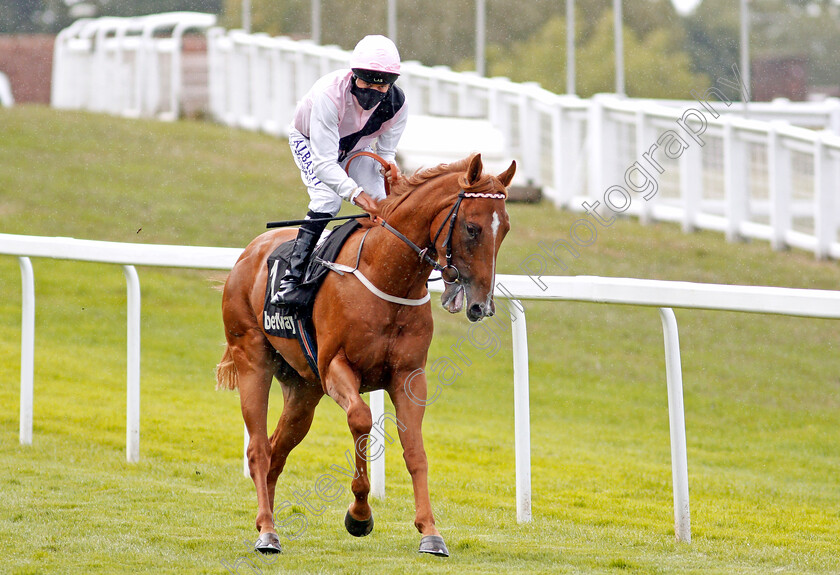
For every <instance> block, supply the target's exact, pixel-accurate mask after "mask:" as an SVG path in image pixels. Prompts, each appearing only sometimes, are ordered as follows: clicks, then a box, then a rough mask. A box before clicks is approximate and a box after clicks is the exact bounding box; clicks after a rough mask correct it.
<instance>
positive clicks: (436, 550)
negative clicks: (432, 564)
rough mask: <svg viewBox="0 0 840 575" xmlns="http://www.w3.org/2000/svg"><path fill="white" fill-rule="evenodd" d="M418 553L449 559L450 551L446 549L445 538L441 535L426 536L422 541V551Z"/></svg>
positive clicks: (419, 550)
mask: <svg viewBox="0 0 840 575" xmlns="http://www.w3.org/2000/svg"><path fill="white" fill-rule="evenodd" d="M417 552H418V553H428V554H430V555H437V556H438V557H449V549H447V548H446V543H444V542H443V537H441V536H440V535H426V536H425V537H423V538H422V539H421V540H420V549H418V550H417Z"/></svg>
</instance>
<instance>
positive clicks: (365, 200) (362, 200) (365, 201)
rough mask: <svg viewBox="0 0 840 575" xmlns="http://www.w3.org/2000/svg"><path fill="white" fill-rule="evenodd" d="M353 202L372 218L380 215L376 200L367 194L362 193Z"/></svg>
mask: <svg viewBox="0 0 840 575" xmlns="http://www.w3.org/2000/svg"><path fill="white" fill-rule="evenodd" d="M352 202H353V203H354V204H355V205H357V206H359V207H360V208H362V209H363V210H364V211H366V212H367V213H369V214H370V215H372V216H375V215H377V214H378V213H379V208H378V207H377V205H376V200H374V199H373V198H371V197H370V196H369V195H368V194H367V192H364V191H362V192H360V193H359V194H358V195H357V196H356V197H355V198H353V200H352Z"/></svg>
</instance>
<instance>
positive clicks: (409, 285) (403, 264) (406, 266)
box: [365, 187, 454, 297]
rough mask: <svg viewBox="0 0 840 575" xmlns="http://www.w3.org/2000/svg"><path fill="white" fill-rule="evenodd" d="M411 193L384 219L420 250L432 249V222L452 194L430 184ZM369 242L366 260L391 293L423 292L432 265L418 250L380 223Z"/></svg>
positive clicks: (366, 248) (366, 249)
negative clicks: (425, 188)
mask: <svg viewBox="0 0 840 575" xmlns="http://www.w3.org/2000/svg"><path fill="white" fill-rule="evenodd" d="M411 194H412V197H409V198H406V200H405V201H404V202H403V204H402V205H400V206H399V207H398V208H397V209H395V210H394V213H392V214H391V215H389V216H388V217H387V222H388V224H390V225H391V226H392V227H393V228H395V229H396V230H398V231H399V232H401V233H402V234H404V235H405V236H406V237H407V238H408V239H410V240H411V241H412V242H414V244H415V245H417V246H418V247H420V248H421V249H423V248H426V247H429V248H431V247H432V239H431V232H430V230H431V226H432V222H433V221H434V220H435V218H437V216H438V215H439V214H440V212H441V211H442V210H443V209H445V207H446V205H447V203H451V202H449V198H448V195H451V194H448V195H447V194H444V193H441V191H440V189H436V188H431V187H430V189H428V190H424V189H417V190H415V191H412V192H411ZM453 201H454V200H453ZM372 233H373V231H372ZM371 240H373V241H371ZM368 242H369V244H370V248H368V247H367V246H366V247H365V251H366V252H367V253H366V256H367V257H366V258H365V259H366V260H367V261H368V263H369V264H370V265H371V268H372V269H373V270H375V273H376V275H377V276H378V278H379V279H380V281H382V282H385V283H387V284H388V286H389V287H390V288H391V289H392V290H396V291H394V292H391V293H392V294H393V295H402V293H397V292H404V293H410V292H415V293H416V292H419V291H422V289H423V288H424V286H425V284H426V281H427V280H428V279H429V273H431V268H430V266H429V265H428V264H426V263H425V262H423V261H422V260H421V259H420V256H419V255H418V254H417V252H415V251H414V250H413V249H412V248H411V247H410V246H409V245H408V244H406V243H405V242H404V241H402V240H401V239H400V238H398V237H397V236H396V235H394V234H393V233H391V232H390V231H388V230H386V229H385V228H384V227H381V226H380V227H377V228H376V230H375V235H373V236H372V237H371V238H370V240H368ZM430 251H433V250H432V249H430ZM383 289H384V288H383ZM403 297H408V296H403Z"/></svg>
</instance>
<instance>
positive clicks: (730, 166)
mask: <svg viewBox="0 0 840 575" xmlns="http://www.w3.org/2000/svg"><path fill="white" fill-rule="evenodd" d="M748 160H749V158H747V154H746V143H745V142H744V141H743V140H741V139H740V138H739V136H738V134H737V132H736V130H735V127H734V126H733V125H732V117H731V116H727V117H726V118H725V120H724V124H723V178H724V181H723V187H724V193H725V195H726V208H725V209H726V239H727V240H728V241H730V242H734V241H738V240H740V239H741V238H742V237H743V236H742V232H741V223H742V222H743V221H744V220H745V219H746V216H747V204H748V201H747V198H748V197H749V189H748V187H747V186H748V185H749V180H748V176H747V172H748V167H749V162H748Z"/></svg>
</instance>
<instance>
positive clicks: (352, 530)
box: [344, 510, 373, 537]
mask: <svg viewBox="0 0 840 575" xmlns="http://www.w3.org/2000/svg"><path fill="white" fill-rule="evenodd" d="M344 527H345V528H346V529H347V533H349V534H350V535H352V536H353V537H364V536H365V535H368V534H370V532H371V531H373V514H371V516H370V517H368V518H367V519H365V520H364V521H359V520H358V519H354V518H353V517H352V516H351V515H350V511H349V510H348V511H347V515H345V516H344Z"/></svg>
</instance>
